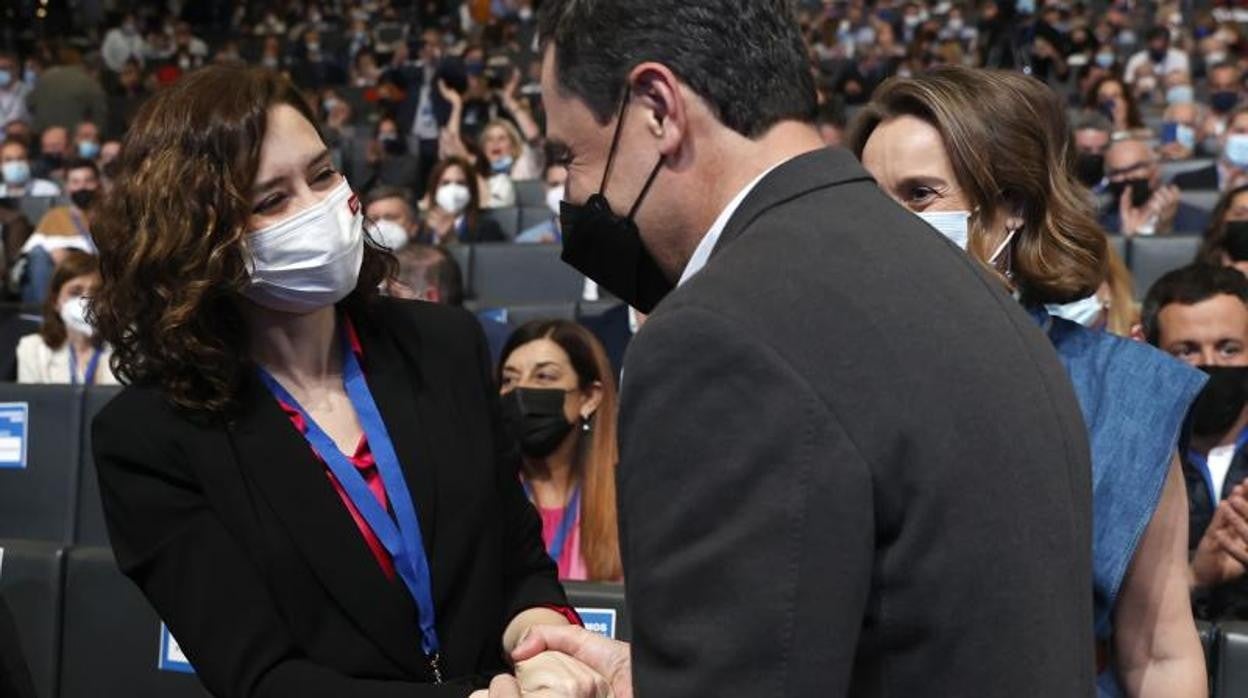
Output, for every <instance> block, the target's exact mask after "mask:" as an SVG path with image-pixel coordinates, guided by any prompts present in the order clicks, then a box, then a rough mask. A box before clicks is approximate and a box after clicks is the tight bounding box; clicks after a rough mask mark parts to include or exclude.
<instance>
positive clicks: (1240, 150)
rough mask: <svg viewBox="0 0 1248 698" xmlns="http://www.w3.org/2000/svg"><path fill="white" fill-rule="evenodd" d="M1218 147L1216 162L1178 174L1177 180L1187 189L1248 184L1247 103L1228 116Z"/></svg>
mask: <svg viewBox="0 0 1248 698" xmlns="http://www.w3.org/2000/svg"><path fill="white" fill-rule="evenodd" d="M1216 149H1217V151H1218V152H1219V153H1220V156H1219V158H1218V160H1217V162H1215V163H1214V164H1211V165H1208V166H1207V167H1202V168H1199V169H1196V170H1192V171H1190V172H1182V173H1179V174H1177V175H1175V176H1174V180H1173V181H1174V184H1175V185H1176V186H1178V187H1179V188H1181V189H1186V190H1188V191H1226V190H1227V189H1232V188H1235V187H1238V186H1240V185H1241V184H1248V106H1244V107H1237V108H1235V109H1234V110H1233V111H1231V112H1230V113H1229V114H1228V115H1227V116H1226V119H1225V123H1224V125H1223V126H1222V127H1221V135H1220V136H1219V137H1218V139H1217V145H1216Z"/></svg>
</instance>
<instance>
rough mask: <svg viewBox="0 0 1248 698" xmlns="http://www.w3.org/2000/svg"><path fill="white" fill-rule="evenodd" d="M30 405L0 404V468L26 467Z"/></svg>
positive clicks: (18, 403)
mask: <svg viewBox="0 0 1248 698" xmlns="http://www.w3.org/2000/svg"><path fill="white" fill-rule="evenodd" d="M29 422H30V405H28V404H26V403H25V402H0V468H13V469H21V468H25V467H26V433H27V429H26V428H27V426H28V425H29Z"/></svg>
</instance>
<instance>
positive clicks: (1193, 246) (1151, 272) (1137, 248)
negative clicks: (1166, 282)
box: [1127, 235, 1201, 298]
mask: <svg viewBox="0 0 1248 698" xmlns="http://www.w3.org/2000/svg"><path fill="white" fill-rule="evenodd" d="M1200 240H1201V239H1200V238H1199V237H1196V236H1191V235H1167V236H1156V237H1135V238H1132V239H1131V241H1130V248H1129V250H1128V253H1127V266H1128V267H1129V268H1130V269H1131V276H1132V278H1133V279H1134V280H1135V295H1136V298H1143V297H1144V294H1145V293H1147V292H1148V289H1149V287H1150V286H1152V285H1153V283H1154V282H1156V281H1157V279H1160V278H1161V277H1162V275H1163V274H1165V273H1166V272H1168V271H1170V270H1172V269H1177V268H1178V267H1181V266H1184V265H1187V264H1191V263H1192V261H1193V260H1195V259H1196V251H1197V250H1198V249H1200Z"/></svg>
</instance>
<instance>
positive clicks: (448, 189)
mask: <svg viewBox="0 0 1248 698" xmlns="http://www.w3.org/2000/svg"><path fill="white" fill-rule="evenodd" d="M471 199H472V193H471V192H469V191H468V187H466V186H464V185H462V184H443V185H442V186H440V187H438V193H437V194H435V195H434V197H433V200H434V203H436V204H437V205H438V208H440V209H442V210H443V211H446V212H447V213H449V214H451V215H452V216H458V215H459V214H461V213H463V212H464V209H465V208H468V202H469V201H470V200H471Z"/></svg>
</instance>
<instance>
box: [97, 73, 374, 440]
mask: <svg viewBox="0 0 1248 698" xmlns="http://www.w3.org/2000/svg"><path fill="white" fill-rule="evenodd" d="M278 105H287V106H289V107H291V108H293V109H295V110H297V111H298V112H299V113H300V114H302V115H303V116H304V117H305V118H307V119H308V121H309V122H311V123H312V124H313V125H317V121H316V118H315V116H314V115H313V113H312V111H311V109H310V108H309V106H308V103H307V101H306V100H305V99H304V98H303V96H302V95H301V94H300V93H299V91H298V90H297V89H296V88H295V87H294V85H292V84H291V83H290V81H289V80H287V79H286V78H284V77H282V76H281V75H280V74H278V73H277V72H274V71H271V70H267V69H264V68H247V67H240V66H213V67H209V68H204V69H202V70H198V71H195V72H193V73H191V74H189V75H187V76H186V77H184V78H182V79H181V80H178V81H177V83H175V84H174V85H172V86H170V87H169V88H167V89H166V90H164V91H162V92H160V93H158V94H157V95H155V96H154V97H152V99H150V100H148V102H147V103H146V104H145V105H144V106H143V108H142V109H141V110H140V111H139V113H138V114H137V116H136V117H135V120H134V123H133V125H132V126H131V127H130V130H129V133H128V134H127V135H126V138H125V141H124V143H123V144H122V149H121V154H120V155H119V156H118V160H117V163H118V165H117V173H116V179H115V180H114V185H113V189H112V191H111V192H110V193H109V194H108V196H106V197H105V199H104V201H103V206H102V207H101V210H100V211H99V213H98V216H96V218H95V219H94V220H93V221H92V225H91V232H92V235H93V237H94V238H95V242H96V245H97V246H98V247H99V252H100V271H101V275H102V278H103V284H102V286H101V288H100V290H99V292H98V293H96V295H95V297H94V300H93V304H92V310H93V312H94V316H95V319H96V325H97V328H98V329H99V332H100V334H101V335H102V336H103V337H104V338H105V339H106V340H107V341H108V342H109V343H110V344H112V346H113V349H114V354H113V358H112V369H113V372H114V373H115V374H116V375H117V376H118V377H119V378H121V380H122V381H124V382H126V383H144V384H154V385H156V386H158V387H159V388H160V389H161V390H162V391H163V392H164V393H165V395H166V396H167V397H168V399H169V400H170V401H171V402H173V403H174V404H175V405H177V406H178V407H181V408H185V409H187V410H192V411H196V412H201V413H208V414H210V415H215V416H221V415H223V414H224V413H226V412H228V411H229V410H230V409H231V408H233V407H235V406H236V404H237V403H236V399H237V396H238V391H239V389H240V386H241V384H242V383H241V381H242V379H243V378H244V375H245V371H248V370H250V369H251V368H252V364H251V362H250V360H249V358H248V355H247V347H248V346H249V337H248V334H247V325H246V323H245V322H244V319H243V306H242V303H243V301H242V291H243V290H244V289H245V287H246V285H247V282H248V275H247V271H246V266H245V262H244V260H245V255H246V250H245V238H246V235H247V232H248V230H247V222H248V219H249V217H250V214H251V209H252V202H251V195H250V192H251V188H252V185H253V183H254V180H255V177H256V172H257V169H258V167H259V163H260V150H261V144H262V142H263V140H264V135H265V129H266V127H267V123H268V114H269V111H270V110H271V109H272V108H274V107H276V106H278ZM318 128H319V127H318ZM393 269H394V258H393V257H391V256H390V255H389V254H388V253H386V252H385V251H384V250H381V249H380V248H378V247H376V246H375V244H374V243H373V242H372V241H371V239H368V240H366V242H365V250H364V262H363V266H362V268H361V270H360V278H359V283H358V284H357V285H356V289H355V291H354V292H353V293H352V294H351V296H349V297H348V298H347V299H346V301H344V305H346V306H349V307H360V308H362V307H363V305H364V304H365V303H366V302H367V301H368V300H370V299H371V298H373V297H374V296H375V294H376V293H377V291H376V289H377V287H378V284H379V283H380V282H381V281H383V280H384V279H386V278H388V277H389V276H392V271H393Z"/></svg>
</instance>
